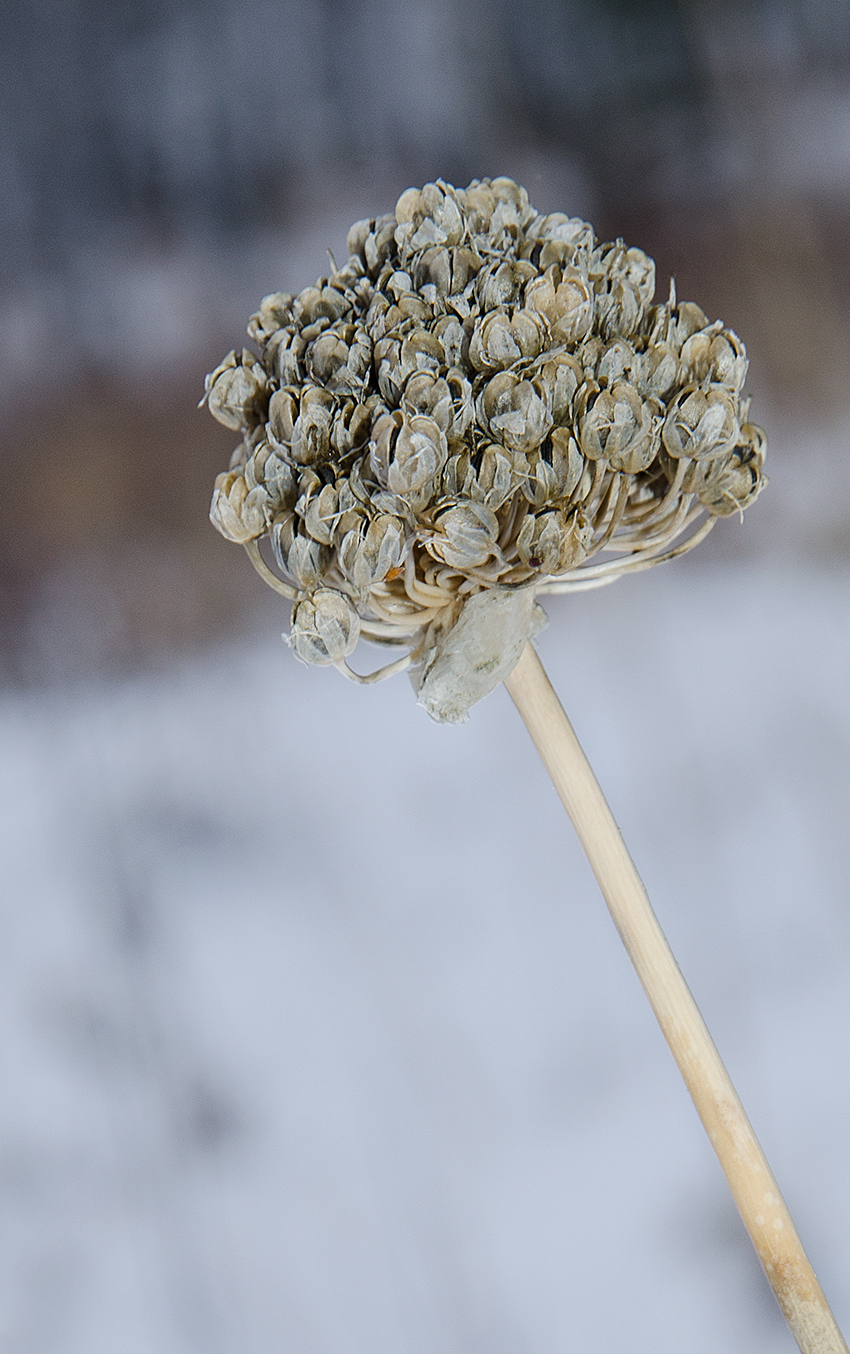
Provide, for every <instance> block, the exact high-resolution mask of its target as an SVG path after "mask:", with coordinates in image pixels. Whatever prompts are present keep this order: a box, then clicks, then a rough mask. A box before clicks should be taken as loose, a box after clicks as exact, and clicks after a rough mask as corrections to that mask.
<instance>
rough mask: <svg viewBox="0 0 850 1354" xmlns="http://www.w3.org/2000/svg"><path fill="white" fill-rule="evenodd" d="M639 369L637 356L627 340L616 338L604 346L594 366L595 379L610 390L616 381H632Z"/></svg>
mask: <svg viewBox="0 0 850 1354" xmlns="http://www.w3.org/2000/svg"><path fill="white" fill-rule="evenodd" d="M636 368H639V362H638V358H637V354H636V352H635V350H634V348H633V347H632V345H631V344H630V343H629V341H628V339H624V338H616V339H614V341H613V342H612V343H608V344H606V345H605V347H604V349H603V350H602V352H601V353H600V355H599V360H598V362H597V364H596V379H597V381H598V382H599V384H600V385H601V386H607V387H608V389H609V390H610V389H611V387H612V386H613V385H615V384H616V382H617V381H633V377H634V372H635V370H636Z"/></svg>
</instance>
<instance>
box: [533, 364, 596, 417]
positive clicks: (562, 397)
mask: <svg viewBox="0 0 850 1354" xmlns="http://www.w3.org/2000/svg"><path fill="white" fill-rule="evenodd" d="M584 379H585V377H584V372H583V370H582V367H581V363H580V362H579V361H578V360H577V358H575V357H574V356H573V355H572V354H571V353H558V355H557V356H556V357H553V358H552V359H551V361H549V362H544V363H543V365H542V366H538V367H537V374H536V376H535V378H534V388H535V390H537V391H538V392H540V393H541V395H543V398H544V401H545V403H546V405H547V407H548V408H549V409H550V410H551V413H552V421H553V422H554V423H555V425H556V426H560V425H562V424H564V423H567V422H569V420H570V414H571V410H572V405H573V398H574V396H575V393H576V391H577V390H578V387H579V386H580V385H581V384H582V382H583V381H584Z"/></svg>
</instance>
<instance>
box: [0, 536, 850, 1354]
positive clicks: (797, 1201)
mask: <svg viewBox="0 0 850 1354" xmlns="http://www.w3.org/2000/svg"><path fill="white" fill-rule="evenodd" d="M548 610H549V612H550V615H551V617H552V624H551V626H550V628H549V629H548V630H547V631H546V632H545V633H544V634H543V635H542V636H541V639H540V642H539V647H540V650H541V653H542V656H543V659H544V662H545V663H546V664H547V667H548V668H549V671H550V674H551V676H552V678H553V681H554V682H555V685H556V686H557V688H558V690H559V692H560V693H561V695H562V698H563V700H564V703H565V705H566V707H567V709H568V711H569V712H570V714H571V716H572V718H573V720H574V723H575V725H576V727H577V729H578V732H579V735H580V736H581V738H582V740H583V742H584V744H585V746H586V748H587V750H588V752H589V754H590V757H591V760H592V761H593V763H594V765H595V767H596V770H597V772H598V774H599V777H600V779H601V781H602V784H603V786H604V787H605V789H606V791H607V793H608V795H609V798H610V800H611V803H612V806H613V808H614V812H615V814H616V815H617V817H618V820H619V822H620V824H621V827H622V828H623V831H624V835H625V837H626V840H627V841H628V842H629V844H630V846H631V848H632V851H633V854H634V855H635V858H636V860H637V863H638V866H639V868H640V869H641V871H642V874H643V876H644V879H645V881H646V883H647V886H648V888H649V892H650V896H651V897H652V898H653V901H654V903H655V906H656V909H657V911H658V913H659V915H660V917H661V920H662V924H663V925H664V926H665V929H666V930H667V933H668V935H669V937H670V940H671V943H672V945H673V948H674V950H675V951H676V953H677V956H678V958H679V960H680V962H681V964H682V967H683V968H684V971H685V973H686V975H687V976H688V978H689V980H690V982H691V985H692V987H693V989H694V991H695V994H696V996H697V999H698V1001H699V1002H700V1004H701V1006H702V1008H703V1010H704V1013H705V1015H706V1018H707V1020H708V1023H709V1026H710V1027H711V1029H712V1031H713V1033H714V1035H715V1038H716V1040H717V1042H718V1044H719V1046H720V1049H721V1052H722V1053H723V1055H724V1057H725V1058H726V1061H727V1063H728V1065H729V1068H730V1071H731V1073H732V1075H733V1078H734V1079H735V1081H736V1083H737V1085H738V1088H739V1090H740V1092H741V1095H742V1097H743V1099H744V1102H745V1104H746V1105H747V1108H748V1110H749V1112H750V1115H751V1117H752V1119H753V1121H754V1124H755V1126H756V1130H757V1132H758V1133H759V1134H760V1136H761V1139H762V1142H763V1144H764V1146H765V1149H766V1151H767V1154H768V1157H769V1158H770V1160H771V1162H772V1165H773V1167H774V1170H775V1172H776V1174H777V1175H778V1177H779V1180H780V1183H781V1184H782V1186H783V1188H784V1189H785V1192H786V1195H787V1198H788V1201H789V1204H790V1207H791V1210H792V1212H793V1213H794V1215H795V1217H796V1220H797V1223H798V1226H799V1228H800V1231H801V1233H802V1235H803V1238H804V1241H805V1243H806V1244H807V1247H808V1249H809V1251H810V1255H811V1257H812V1260H813V1262H814V1264H815V1267H816V1269H817V1270H818V1272H819V1274H820V1277H821V1279H822V1282H823V1284H824V1287H825V1289H826V1291H827V1294H828V1296H829V1297H830V1299H831V1301H832V1303H833V1306H834V1309H835V1312H836V1315H837V1317H838V1319H839V1321H840V1322H842V1323H843V1326H844V1329H845V1330H848V1329H850V1280H848V1275H850V1075H849V1074H850V909H848V896H850V830H848V802H850V703H848V676H849V675H850V574H848V572H846V571H845V572H844V573H843V574H841V573H837V572H836V571H835V570H834V569H833V570H831V571H830V570H828V569H826V568H825V567H824V568H819V567H816V566H814V565H810V566H803V565H800V564H791V563H782V562H778V563H770V562H765V561H764V560H762V561H761V562H758V561H753V560H744V561H742V562H739V564H738V565H737V566H736V567H735V568H732V567H730V566H724V565H723V564H722V563H720V564H718V563H713V564H711V566H710V567H708V568H707V567H705V566H704V565H703V566H698V565H694V564H691V563H690V562H686V563H683V564H681V565H678V566H673V567H671V568H670V569H669V570H668V569H660V570H657V571H654V572H652V573H650V574H644V575H642V576H640V577H637V578H634V579H631V580H626V581H623V582H621V583H619V584H617V585H616V586H615V587H613V588H611V589H608V590H602V591H600V592H599V593H596V594H592V593H591V594H583V595H581V596H579V597H578V598H577V599H575V600H570V601H566V600H565V599H559V600H558V601H557V602H551V603H550V604H549V605H548ZM280 619H281V624H280V627H279V628H283V625H284V624H285V616H284V615H283V614H281V618H280ZM0 796H2V799H0V802H2V827H0V834H2V877H3V889H2V904H0V934H1V935H2V941H0V966H2V976H1V977H0V1084H2V1087H3V1095H2V1100H1V1101H0V1206H2V1214H3V1217H4V1223H3V1227H2V1230H0V1347H2V1349H3V1350H4V1351H6V1354H196V1352H197V1354H201V1352H203V1354H272V1351H275V1352H276V1351H281V1352H282V1354H290V1351H291V1354H563V1352H564V1351H576V1352H577V1354H585V1351H586V1352H587V1354H614V1352H616V1354H620V1352H621V1351H626V1350H628V1351H630V1354H641V1352H642V1351H646V1354H650V1351H651V1354H681V1352H682V1351H687V1352H688V1354H719V1351H724V1354H737V1352H740V1354H744V1352H745V1351H746V1354H782V1351H786V1352H788V1354H790V1351H791V1349H792V1348H793V1344H792V1341H791V1337H790V1336H789V1335H788V1333H787V1331H786V1330H785V1328H784V1325H783V1323H782V1321H781V1318H780V1316H779V1313H778V1309H776V1307H775V1305H774V1303H773V1299H772V1297H771V1296H770V1293H769V1290H768V1289H767V1285H766V1283H765V1281H764V1279H763V1277H762V1276H761V1272H760V1270H759V1268H758V1264H757V1261H756V1260H755V1257H754V1255H753V1253H752V1251H751V1249H750V1246H749V1243H748V1241H747V1239H746V1237H745V1235H744V1233H743V1229H742V1227H741V1225H740V1223H739V1222H738V1220H737V1215H736V1214H735V1212H734V1209H733V1205H732V1204H731V1202H730V1200H729V1197H728V1195H727V1192H726V1187H725V1184H724V1182H723V1180H722V1177H721V1174H720V1170H719V1168H718V1166H717V1165H716V1162H715V1160H714V1158H713V1155H712V1152H711V1150H710V1148H709V1145H708V1143H707V1140H706V1139H705V1136H704V1134H703V1131H702V1128H701V1127H700V1125H699V1122H698V1120H697V1118H696V1115H695V1113H694V1111H693V1108H692V1106H691V1104H690V1101H689V1100H688V1097H687V1094H686V1092H685V1090H684V1088H683V1086H682V1085H681V1083H680V1080H679V1077H678V1074H677V1073H676V1071H675V1068H674V1066H673V1063H672V1060H671V1058H670V1055H669V1053H668V1052H667V1049H666V1047H665V1045H664V1043H663V1040H662V1038H661V1035H660V1033H659V1031H658V1029H657V1027H656V1026H655V1023H654V1020H653V1017H652V1015H651V1013H650V1011H649V1008H648V1006H647V1004H646V1001H645V999H644V997H643V994H642V992H641V991H640V989H639V985H638V983H637V980H636V979H635V978H634V976H633V974H632V972H631V970H630V967H629V964H628V962H627V960H626V957H625V954H624V953H623V951H622V948H621V946H620V942H619V940H618V939H617V936H616V933H615V932H614V928H613V926H612V924H611V922H610V920H609V918H608V916H607V913H606V911H605V909H604V905H603V904H602V901H601V898H600V897H599V896H598V893H597V890H596V887H595V884H594V882H593V879H592V877H591V875H590V871H589V869H588V867H587V865H586V864H585V862H584V860H583V858H582V856H581V854H580V851H579V848H578V846H577V844H576V842H575V841H574V839H573V836H572V832H571V829H570V827H569V824H568V823H567V822H566V819H565V818H564V815H563V812H562V810H561V808H560V805H559V803H558V802H557V800H556V798H555V795H554V792H553V791H552V789H551V787H550V786H549V784H548V782H547V781H546V779H545V777H544V773H543V770H542V767H541V766H540V765H539V763H538V761H537V759H536V755H535V753H534V751H533V748H532V746H531V744H530V741H529V740H528V737H527V735H526V734H525V731H524V730H523V728H522V727H521V725H520V722H519V719H518V717H517V715H516V713H515V712H514V710H513V707H512V706H511V704H510V701H509V699H508V697H507V696H506V694H505V693H504V691H499V692H497V693H495V694H494V695H493V696H492V697H490V698H489V699H488V700H487V701H485V702H484V703H483V704H482V705H480V706H479V707H477V708H476V709H475V710H474V711H473V715H472V718H471V719H470V721H469V723H468V724H466V725H464V726H463V727H461V728H443V727H438V726H436V725H434V724H432V723H431V722H430V721H429V720H428V718H427V716H425V714H424V713H423V712H422V711H421V710H420V709H418V708H417V707H416V705H415V703H414V700H413V696H412V693H411V690H410V687H409V685H408V683H407V681H406V678H404V677H400V678H396V679H395V680H394V681H392V682H389V683H386V684H383V685H381V686H379V687H377V688H369V689H358V688H355V687H352V686H350V685H348V684H346V683H345V682H343V680H342V679H341V678H340V677H339V676H338V675H337V674H335V673H333V672H321V671H315V670H312V671H311V670H307V669H305V668H303V667H301V666H300V665H298V664H297V663H296V662H295V661H294V659H293V657H292V656H291V654H290V653H289V652H288V651H287V650H286V649H285V648H284V646H283V645H282V644H281V642H280V639H279V638H278V634H277V632H276V631H274V630H273V629H270V630H264V631H263V632H262V633H257V634H256V635H255V636H254V637H253V638H252V639H250V641H248V642H244V643H240V644H239V645H231V646H229V647H220V648H217V649H210V650H208V651H206V652H204V653H202V654H199V655H197V656H196V657H194V658H193V659H191V660H181V662H180V663H179V664H178V663H177V662H175V663H173V664H172V665H171V666H163V667H161V669H160V670H159V671H158V672H155V673H149V674H147V675H144V676H138V677H136V678H133V679H132V680H129V679H128V680H124V681H121V682H113V683H111V684H104V683H101V684H94V683H89V684H88V685H85V686H78V687H76V688H75V689H73V690H72V689H70V688H67V689H65V690H64V691H53V692H50V693H46V692H44V691H42V692H40V693H36V692H29V693H24V694H15V695H11V694H6V695H4V696H3V697H2V699H1V700H0Z"/></svg>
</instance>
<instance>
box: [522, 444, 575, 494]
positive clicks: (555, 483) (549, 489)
mask: <svg viewBox="0 0 850 1354" xmlns="http://www.w3.org/2000/svg"><path fill="white" fill-rule="evenodd" d="M583 472H584V459H583V457H582V455H581V452H580V451H579V449H578V446H577V444H576V440H575V438H574V437H573V435H572V433H571V432H570V431H569V429H567V428H553V429H552V432H551V433H550V435H549V437H548V438H547V439H546V440H545V441H544V442H543V443H541V445H540V446H539V447H538V448H537V449H536V450H535V451H530V452H529V453H528V468H527V471H526V474H525V476H524V478H523V482H522V492H523V495H524V497H525V498H527V499H528V502H529V503H530V504H531V505H532V507H535V508H542V507H543V505H544V504H546V503H554V502H556V501H558V500H559V499H560V500H561V501H563V500H564V499H567V498H570V497H571V495H572V494H573V492H574V490H575V489H576V488H577V486H578V484H579V482H580V480H581V477H582V474H583Z"/></svg>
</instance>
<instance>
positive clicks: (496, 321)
mask: <svg viewBox="0 0 850 1354" xmlns="http://www.w3.org/2000/svg"><path fill="white" fill-rule="evenodd" d="M541 329H542V326H541V324H540V323H539V322H538V319H537V317H536V316H535V315H534V314H533V313H531V312H529V311H527V310H518V311H515V312H514V314H513V315H508V313H507V312H506V311H503V310H496V311H492V312H491V313H490V314H488V315H485V316H483V317H482V318H481V319H480V320H479V321H478V322H477V323H476V325H475V327H474V329H473V332H472V338H471V339H470V341H469V360H470V362H471V363H472V365H473V367H474V368H475V370H476V371H484V372H489V373H492V372H496V371H502V370H504V369H505V368H506V367H510V366H513V364H514V363H515V362H518V361H520V359H522V358H524V357H536V356H537V354H538V353H539V352H540V349H541V347H542V343H543V335H542V332H541Z"/></svg>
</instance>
